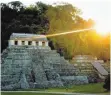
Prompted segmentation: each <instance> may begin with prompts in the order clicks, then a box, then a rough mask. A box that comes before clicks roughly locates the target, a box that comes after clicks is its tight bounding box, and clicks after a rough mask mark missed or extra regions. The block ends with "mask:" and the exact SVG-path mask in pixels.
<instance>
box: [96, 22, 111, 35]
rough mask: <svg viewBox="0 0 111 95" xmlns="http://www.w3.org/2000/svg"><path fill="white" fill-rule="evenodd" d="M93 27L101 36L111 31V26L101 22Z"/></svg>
mask: <svg viewBox="0 0 111 95" xmlns="http://www.w3.org/2000/svg"><path fill="white" fill-rule="evenodd" d="M94 29H95V30H96V31H97V33H98V34H100V35H102V36H105V35H107V34H109V33H110V32H111V27H109V26H108V25H104V24H102V23H99V24H96V25H95V27H94Z"/></svg>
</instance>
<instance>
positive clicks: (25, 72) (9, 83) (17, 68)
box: [1, 33, 110, 90]
mask: <svg viewBox="0 0 111 95" xmlns="http://www.w3.org/2000/svg"><path fill="white" fill-rule="evenodd" d="M1 57H2V59H1V89H2V90H18V89H29V88H48V87H62V86H71V85H78V84H87V83H91V82H98V80H99V79H100V80H101V79H104V78H105V76H107V75H108V73H109V70H110V69H109V65H107V64H105V63H104V62H103V61H102V60H97V58H95V57H92V56H90V55H77V56H75V57H74V58H73V59H72V61H71V62H69V61H67V60H65V59H64V57H63V56H60V54H59V53H57V51H56V50H51V48H50V47H49V45H48V40H47V38H46V36H44V35H34V34H23V33H13V34H12V35H11V36H10V39H9V45H8V47H7V48H6V49H5V50H4V51H3V52H2V55H1Z"/></svg>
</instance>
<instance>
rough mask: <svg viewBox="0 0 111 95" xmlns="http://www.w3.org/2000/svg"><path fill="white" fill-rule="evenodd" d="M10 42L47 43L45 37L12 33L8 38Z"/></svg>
mask: <svg viewBox="0 0 111 95" xmlns="http://www.w3.org/2000/svg"><path fill="white" fill-rule="evenodd" d="M10 40H39V41H47V38H46V36H45V35H36V34H28V33H13V34H12V35H11V36H10Z"/></svg>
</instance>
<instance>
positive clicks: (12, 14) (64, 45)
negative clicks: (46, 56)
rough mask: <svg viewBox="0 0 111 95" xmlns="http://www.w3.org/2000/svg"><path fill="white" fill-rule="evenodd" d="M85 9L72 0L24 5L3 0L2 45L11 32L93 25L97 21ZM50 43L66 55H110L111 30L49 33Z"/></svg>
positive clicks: (73, 28) (48, 31)
mask: <svg viewBox="0 0 111 95" xmlns="http://www.w3.org/2000/svg"><path fill="white" fill-rule="evenodd" d="M81 13H82V11H81V10H80V9H78V8H77V7H75V6H74V5H71V4H69V3H62V4H56V5H47V4H44V3H42V2H37V3H36V4H35V5H30V6H24V5H23V4H22V3H21V2H19V1H13V2H9V3H8V4H5V3H1V14H2V15H1V47H2V48H1V49H2V51H3V50H4V49H5V48H6V47H7V45H8V40H9V37H10V35H11V34H12V33H32V34H44V35H48V34H55V33H63V32H69V31H74V30H78V29H86V28H92V27H93V26H94V24H95V23H94V21H93V20H92V19H89V20H85V19H83V18H82V17H81V16H80V15H81ZM48 39H49V41H50V42H49V45H50V46H51V48H52V49H56V50H57V51H58V52H59V53H60V54H61V55H63V56H64V57H65V58H66V59H72V58H73V57H74V56H75V55H77V54H81V55H83V54H88V55H89V54H90V55H93V56H97V58H98V59H103V60H104V61H107V60H109V59H110V34H109V35H108V36H104V37H103V36H100V35H99V34H97V33H96V31H95V30H89V31H84V32H76V33H71V34H67V35H60V36H55V37H50V38H48Z"/></svg>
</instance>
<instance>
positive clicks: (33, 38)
mask: <svg viewBox="0 0 111 95" xmlns="http://www.w3.org/2000/svg"><path fill="white" fill-rule="evenodd" d="M14 45H15V46H48V40H47V38H46V36H45V35H35V34H24V33H13V34H12V35H11V37H10V39H9V46H14Z"/></svg>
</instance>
